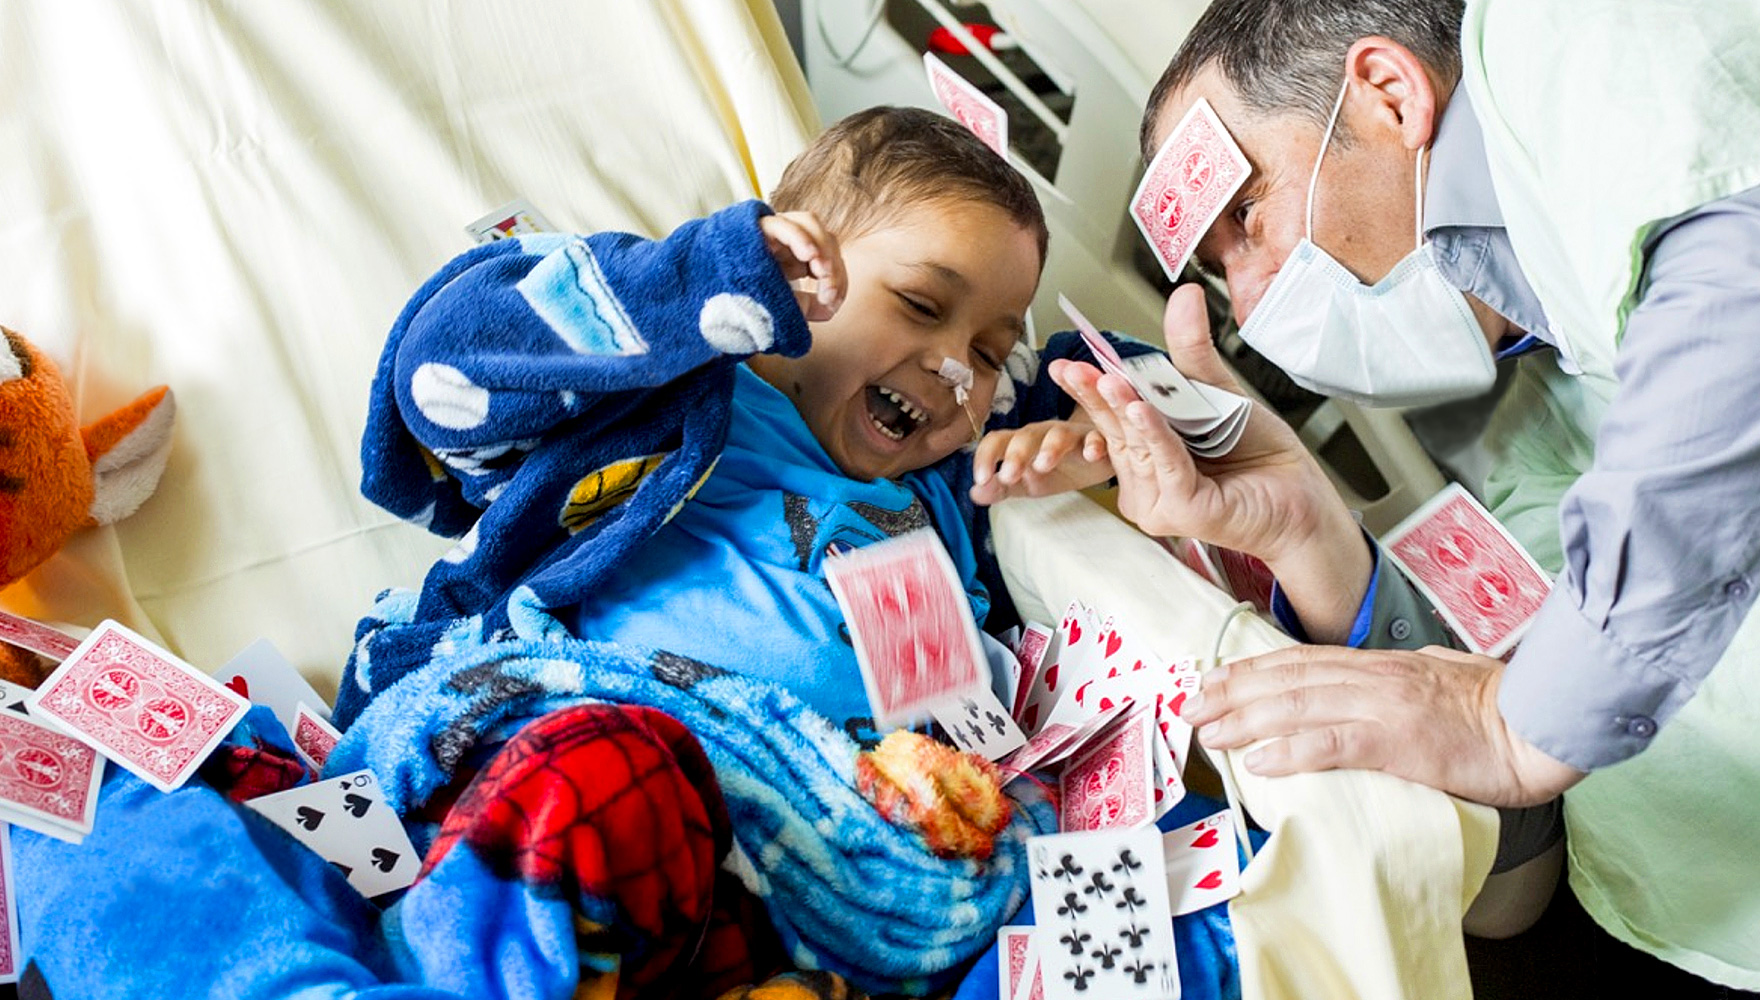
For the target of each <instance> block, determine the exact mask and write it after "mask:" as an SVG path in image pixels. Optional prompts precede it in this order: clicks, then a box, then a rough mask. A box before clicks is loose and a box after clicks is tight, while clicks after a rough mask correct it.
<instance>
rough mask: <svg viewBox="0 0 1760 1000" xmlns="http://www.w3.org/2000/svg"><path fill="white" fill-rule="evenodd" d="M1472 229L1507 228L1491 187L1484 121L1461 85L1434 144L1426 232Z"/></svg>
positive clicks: (1451, 98)
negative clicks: (1482, 126) (1481, 121)
mask: <svg viewBox="0 0 1760 1000" xmlns="http://www.w3.org/2000/svg"><path fill="white" fill-rule="evenodd" d="M1462 226H1470V227H1475V228H1497V229H1502V228H1503V210H1502V209H1501V208H1499V207H1498V205H1497V192H1496V191H1495V190H1494V189H1493V188H1492V187H1491V166H1490V162H1489V161H1488V160H1486V158H1485V135H1484V133H1483V132H1481V131H1480V130H1479V116H1478V115H1476V114H1474V113H1473V104H1472V102H1471V101H1469V100H1468V99H1467V89H1466V88H1465V87H1463V86H1459V85H1456V87H1455V88H1454V93H1453V94H1451V95H1449V98H1448V103H1447V104H1446V105H1444V106H1443V109H1442V120H1441V121H1439V122H1437V123H1436V139H1435V141H1433V142H1432V143H1431V145H1430V165H1429V171H1428V180H1427V183H1426V186H1425V188H1424V232H1425V234H1426V235H1428V234H1430V233H1432V232H1434V231H1436V230H1438V229H1449V228H1455V227H1462Z"/></svg>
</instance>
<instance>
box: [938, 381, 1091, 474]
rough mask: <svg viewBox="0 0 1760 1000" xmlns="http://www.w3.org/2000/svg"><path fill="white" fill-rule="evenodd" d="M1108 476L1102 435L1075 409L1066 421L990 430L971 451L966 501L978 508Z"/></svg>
mask: <svg viewBox="0 0 1760 1000" xmlns="http://www.w3.org/2000/svg"><path fill="white" fill-rule="evenodd" d="M1005 377H1006V376H1005ZM1110 478H1112V464H1111V463H1110V462H1108V461H1107V460H1106V438H1105V437H1103V436H1102V435H1101V434H1100V432H1099V431H1097V430H1095V429H1094V424H1093V423H1092V422H1091V421H1090V420H1088V419H1087V417H1086V416H1085V415H1083V414H1082V413H1081V412H1080V411H1077V413H1076V416H1075V418H1074V419H1071V420H1042V421H1040V422H1038V423H1036V424H1028V425H1026V426H1025V427H1021V428H1018V429H1016V430H1001V431H991V432H990V433H988V434H986V435H984V439H983V440H982V441H979V442H978V448H977V451H976V452H974V453H973V454H972V480H973V486H972V494H971V495H972V502H973V503H976V504H980V505H984V506H989V505H990V504H996V503H1001V502H1002V501H1004V500H1007V499H1008V498H1009V497H1044V496H1051V495H1052V494H1056V493H1067V492H1069V491H1071V490H1082V489H1087V488H1088V487H1090V486H1095V485H1098V484H1100V483H1103V482H1105V481H1106V480H1108V479H1110Z"/></svg>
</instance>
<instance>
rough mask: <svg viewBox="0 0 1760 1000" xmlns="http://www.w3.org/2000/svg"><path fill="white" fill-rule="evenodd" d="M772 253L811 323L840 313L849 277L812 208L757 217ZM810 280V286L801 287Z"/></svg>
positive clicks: (834, 242) (802, 311)
mask: <svg viewBox="0 0 1760 1000" xmlns="http://www.w3.org/2000/svg"><path fill="white" fill-rule="evenodd" d="M758 228H759V229H760V230H762V231H763V233H764V242H765V243H766V244H768V245H769V247H770V256H771V257H774V258H775V259H776V266H777V267H780V268H782V276H783V277H784V278H786V279H788V281H789V282H790V283H791V284H794V286H795V291H794V297H795V301H796V302H798V303H800V307H801V314H802V315H804V316H805V317H806V318H807V321H808V322H810V323H819V322H823V321H825V320H828V319H830V318H831V317H832V316H835V315H836V314H837V307H838V306H840V305H842V304H843V296H844V292H845V291H847V290H848V284H849V279H848V278H847V276H845V274H844V273H843V254H842V253H841V252H839V251H838V249H837V237H835V236H833V235H831V233H830V232H829V231H828V230H826V228H825V227H824V226H823V225H821V224H820V223H819V218H818V216H815V215H814V214H813V213H811V212H778V213H776V214H775V215H766V216H764V217H763V218H761V219H759V220H758ZM807 281H810V282H811V283H812V285H813V287H812V288H811V289H808V288H804V287H802V286H803V285H804V284H805V283H806V282H807Z"/></svg>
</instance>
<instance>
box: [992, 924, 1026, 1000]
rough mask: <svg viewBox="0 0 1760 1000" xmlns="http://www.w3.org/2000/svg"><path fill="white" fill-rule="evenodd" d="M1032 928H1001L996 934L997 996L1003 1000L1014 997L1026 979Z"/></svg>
mask: <svg viewBox="0 0 1760 1000" xmlns="http://www.w3.org/2000/svg"><path fill="white" fill-rule="evenodd" d="M1032 949H1033V928H1031V927H1012V926H1011V927H1003V928H1001V929H999V930H998V931H997V932H996V952H997V961H996V980H997V982H996V985H997V988H998V993H997V995H998V996H1000V997H1002V998H1003V1000H1009V998H1011V997H1013V996H1014V995H1015V992H1016V991H1018V990H1019V989H1020V987H1021V983H1023V982H1025V981H1026V978H1027V965H1028V962H1029V960H1030V959H1031V958H1032Z"/></svg>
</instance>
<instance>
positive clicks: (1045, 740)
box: [998, 704, 1130, 774]
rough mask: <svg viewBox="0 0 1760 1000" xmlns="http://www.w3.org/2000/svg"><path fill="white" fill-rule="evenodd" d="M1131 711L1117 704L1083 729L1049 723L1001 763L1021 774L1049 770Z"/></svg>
mask: <svg viewBox="0 0 1760 1000" xmlns="http://www.w3.org/2000/svg"><path fill="white" fill-rule="evenodd" d="M1129 710H1130V705H1129V704H1120V705H1114V706H1112V708H1111V709H1110V710H1108V711H1105V712H1101V713H1100V714H1099V715H1096V716H1094V717H1093V718H1092V719H1089V720H1088V721H1087V722H1084V723H1082V724H1081V725H1079V726H1078V725H1066V724H1064V723H1061V722H1059V723H1048V724H1047V725H1046V726H1045V728H1043V729H1041V730H1039V731H1038V732H1037V733H1035V734H1033V737H1032V738H1031V739H1029V740H1027V742H1026V743H1025V744H1023V745H1022V746H1021V748H1020V749H1019V750H1016V751H1015V752H1014V753H1012V754H1009V755H1008V756H1007V757H1005V758H1003V759H1002V760H1001V761H999V762H998V763H1000V764H1001V765H1002V767H1003V768H1004V769H1005V770H1008V771H1014V772H1018V773H1020V774H1025V773H1026V772H1028V771H1031V770H1032V769H1033V768H1035V767H1049V766H1051V765H1052V764H1055V763H1057V762H1058V761H1060V760H1062V759H1064V758H1065V757H1068V756H1069V755H1070V754H1072V753H1075V752H1076V751H1077V750H1080V749H1081V748H1082V747H1084V746H1086V745H1087V743H1088V741H1090V740H1092V739H1093V738H1094V737H1096V736H1098V735H1099V734H1100V733H1101V732H1102V731H1104V730H1105V729H1106V727H1107V726H1108V725H1110V724H1111V723H1112V721H1113V720H1114V719H1116V718H1118V717H1119V716H1121V715H1123V714H1124V713H1125V712H1127V711H1129Z"/></svg>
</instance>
